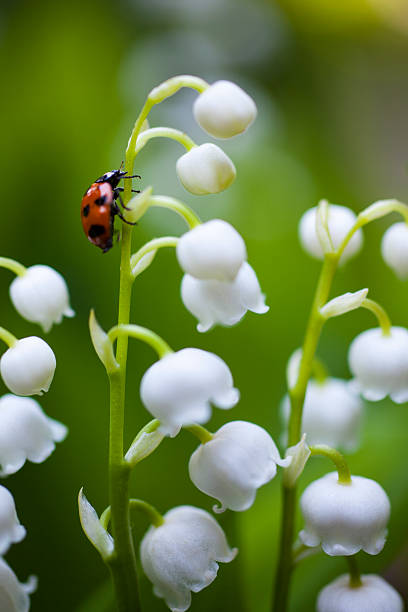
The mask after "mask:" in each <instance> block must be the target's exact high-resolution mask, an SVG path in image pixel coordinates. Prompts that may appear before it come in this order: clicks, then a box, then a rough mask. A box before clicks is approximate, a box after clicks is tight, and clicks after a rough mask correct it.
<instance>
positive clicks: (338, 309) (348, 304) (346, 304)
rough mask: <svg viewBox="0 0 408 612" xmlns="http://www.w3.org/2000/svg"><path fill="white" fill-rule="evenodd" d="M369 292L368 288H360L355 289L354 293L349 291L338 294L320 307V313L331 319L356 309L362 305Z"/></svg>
mask: <svg viewBox="0 0 408 612" xmlns="http://www.w3.org/2000/svg"><path fill="white" fill-rule="evenodd" d="M367 293H368V289H360V291H354V293H351V292H350V291H348V292H347V293H343V295H338V296H337V297H335V298H333V299H332V300H330V301H329V302H327V303H326V304H325V305H324V306H322V307H321V308H320V314H321V315H322V317H324V318H325V319H330V318H331V317H338V316H340V315H343V314H346V313H347V312H351V311H352V310H356V309H357V308H360V307H361V304H362V303H363V302H364V300H365V299H366V297H367Z"/></svg>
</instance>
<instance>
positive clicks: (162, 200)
mask: <svg viewBox="0 0 408 612" xmlns="http://www.w3.org/2000/svg"><path fill="white" fill-rule="evenodd" d="M150 206H157V207H159V208H169V209H170V210H173V211H174V212H176V213H177V214H179V215H180V216H181V217H183V219H184V220H185V222H186V223H187V225H188V226H189V227H190V229H193V227H196V226H197V225H200V224H201V219H200V217H199V216H198V215H197V214H196V213H195V212H194V210H192V209H191V208H190V207H189V206H187V205H186V204H184V203H183V202H181V201H180V200H176V198H170V197H168V196H153V197H151V198H150V201H149V207H150Z"/></svg>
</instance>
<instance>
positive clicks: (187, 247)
mask: <svg viewBox="0 0 408 612" xmlns="http://www.w3.org/2000/svg"><path fill="white" fill-rule="evenodd" d="M176 253H177V259H178V261H179V264H180V266H181V268H182V269H183V270H184V272H186V274H190V275H191V276H194V277H195V278H198V279H200V280H219V281H229V282H231V281H233V280H235V278H236V276H237V274H238V272H239V270H240V268H241V266H242V264H243V263H244V262H245V261H246V258H247V252H246V246H245V242H244V240H243V239H242V237H241V235H240V234H239V233H238V232H237V230H236V229H234V228H233V227H232V225H230V224H229V223H227V222H226V221H222V220H221V219H212V220H211V221H207V222H206V223H202V224H201V225H198V226H197V227H195V228H194V229H192V230H190V231H189V232H186V233H185V234H183V235H182V236H181V238H180V240H179V241H178V244H177V251H176Z"/></svg>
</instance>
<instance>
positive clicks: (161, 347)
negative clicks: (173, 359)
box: [108, 324, 173, 361]
mask: <svg viewBox="0 0 408 612" xmlns="http://www.w3.org/2000/svg"><path fill="white" fill-rule="evenodd" d="M123 337H127V338H136V339H137V340H142V341H143V342H145V343H146V344H148V345H149V346H151V347H152V349H154V350H155V351H156V353H157V354H158V356H159V358H160V359H161V358H162V357H164V356H165V355H167V354H168V353H172V352H173V350H172V349H171V348H170V346H169V345H168V344H167V342H165V341H164V340H163V338H161V337H160V336H158V335H157V334H155V333H154V332H152V331H151V330H150V329H147V327H141V326H140V325H129V324H128V325H116V326H115V327H112V329H111V330H110V331H109V332H108V338H109V340H110V341H111V342H112V343H113V342H114V341H115V340H116V339H117V340H118V347H119V341H120V338H123ZM118 361H119V360H118Z"/></svg>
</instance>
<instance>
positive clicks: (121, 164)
mask: <svg viewBox="0 0 408 612" xmlns="http://www.w3.org/2000/svg"><path fill="white" fill-rule="evenodd" d="M122 166H123V160H122V161H121V163H120V167H119V172H120V171H121V170H122Z"/></svg>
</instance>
